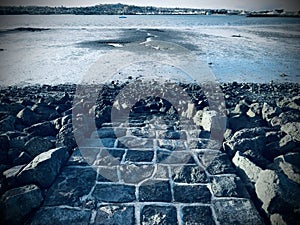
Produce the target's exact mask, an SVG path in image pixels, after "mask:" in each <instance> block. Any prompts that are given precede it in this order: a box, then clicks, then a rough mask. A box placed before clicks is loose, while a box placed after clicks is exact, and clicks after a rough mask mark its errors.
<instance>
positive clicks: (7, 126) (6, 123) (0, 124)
mask: <svg viewBox="0 0 300 225" xmlns="http://www.w3.org/2000/svg"><path fill="white" fill-rule="evenodd" d="M15 122H16V118H15V117H14V116H8V117H6V118H5V119H3V120H1V121H0V132H7V131H14V130H15Z"/></svg>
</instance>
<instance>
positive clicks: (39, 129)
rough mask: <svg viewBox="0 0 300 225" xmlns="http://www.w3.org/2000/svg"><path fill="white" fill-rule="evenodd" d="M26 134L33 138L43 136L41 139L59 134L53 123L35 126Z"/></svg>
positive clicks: (26, 130) (28, 129) (29, 128)
mask: <svg viewBox="0 0 300 225" xmlns="http://www.w3.org/2000/svg"><path fill="white" fill-rule="evenodd" d="M25 132H28V133H29V134H31V135H33V136H41V137H47V136H55V135H56V133H57V132H56V130H55V127H54V125H53V123H51V122H43V123H37V124H34V125H32V126H31V127H28V128H26V129H25Z"/></svg>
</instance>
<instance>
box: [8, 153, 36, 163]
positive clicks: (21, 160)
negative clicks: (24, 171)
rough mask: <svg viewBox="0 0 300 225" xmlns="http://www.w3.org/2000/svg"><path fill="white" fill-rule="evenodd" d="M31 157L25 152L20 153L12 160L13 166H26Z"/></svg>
mask: <svg viewBox="0 0 300 225" xmlns="http://www.w3.org/2000/svg"><path fill="white" fill-rule="evenodd" d="M31 160H32V157H31V156H30V155H29V154H28V153H27V152H21V153H20V154H19V155H18V157H17V158H15V159H14V160H13V165H22V164H28V163H29V162H30V161H31Z"/></svg>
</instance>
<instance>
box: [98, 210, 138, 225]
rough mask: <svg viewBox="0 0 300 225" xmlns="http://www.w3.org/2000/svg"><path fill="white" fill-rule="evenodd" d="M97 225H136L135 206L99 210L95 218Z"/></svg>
mask: <svg viewBox="0 0 300 225" xmlns="http://www.w3.org/2000/svg"><path fill="white" fill-rule="evenodd" d="M95 224H97V225H111V224H122V225H134V224H135V216H134V207H133V206H113V205H112V206H103V207H100V208H99V209H98V210H97V214H96V217H95Z"/></svg>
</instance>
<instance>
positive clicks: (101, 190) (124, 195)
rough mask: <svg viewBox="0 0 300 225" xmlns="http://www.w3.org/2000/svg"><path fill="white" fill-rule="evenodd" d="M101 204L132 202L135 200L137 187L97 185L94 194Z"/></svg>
mask: <svg viewBox="0 0 300 225" xmlns="http://www.w3.org/2000/svg"><path fill="white" fill-rule="evenodd" d="M92 195H93V196H94V197H95V198H96V199H97V200H98V201H100V202H111V203H114V202H119V203H121V202H132V201H134V200H135V199H136V198H135V187H134V186H129V185H123V184H97V185H96V187H95V189H94V191H93V194H92Z"/></svg>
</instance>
